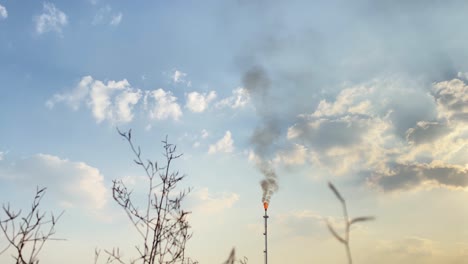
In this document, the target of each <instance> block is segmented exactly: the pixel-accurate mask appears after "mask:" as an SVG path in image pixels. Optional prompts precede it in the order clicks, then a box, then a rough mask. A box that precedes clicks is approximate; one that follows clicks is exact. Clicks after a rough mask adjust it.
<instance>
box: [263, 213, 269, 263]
mask: <svg viewBox="0 0 468 264" xmlns="http://www.w3.org/2000/svg"><path fill="white" fill-rule="evenodd" d="M263 218H265V233H263V235H264V236H265V251H264V252H265V264H268V244H267V235H268V234H267V230H268V229H267V227H268V224H267V223H268V221H267V219H268V215H267V210H266V209H265V215H264V216H263Z"/></svg>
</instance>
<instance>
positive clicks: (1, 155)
mask: <svg viewBox="0 0 468 264" xmlns="http://www.w3.org/2000/svg"><path fill="white" fill-rule="evenodd" d="M4 157H5V152H3V151H0V161H2V160H3V158H4Z"/></svg>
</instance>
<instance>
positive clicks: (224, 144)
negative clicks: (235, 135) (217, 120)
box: [208, 131, 234, 154]
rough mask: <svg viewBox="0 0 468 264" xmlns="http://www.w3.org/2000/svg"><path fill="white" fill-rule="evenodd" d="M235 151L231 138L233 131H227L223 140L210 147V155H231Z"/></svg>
mask: <svg viewBox="0 0 468 264" xmlns="http://www.w3.org/2000/svg"><path fill="white" fill-rule="evenodd" d="M232 151H234V140H233V139H232V137H231V131H226V134H225V135H224V137H223V138H222V139H220V140H219V141H218V142H216V143H215V144H213V145H210V147H209V149H208V153H210V154H214V153H219V152H224V153H230V152H232Z"/></svg>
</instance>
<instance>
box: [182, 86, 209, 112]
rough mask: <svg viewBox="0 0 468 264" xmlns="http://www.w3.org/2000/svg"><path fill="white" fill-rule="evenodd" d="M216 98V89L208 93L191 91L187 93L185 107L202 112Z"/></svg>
mask: <svg viewBox="0 0 468 264" xmlns="http://www.w3.org/2000/svg"><path fill="white" fill-rule="evenodd" d="M214 99H216V92H215V91H211V92H209V93H208V94H206V93H203V94H202V93H198V92H191V93H189V94H187V95H186V104H185V107H187V108H188V109H189V110H190V111H192V112H194V113H202V112H204V111H205V110H206V109H207V108H208V106H209V104H210V103H211V102H212V101H213V100H214Z"/></svg>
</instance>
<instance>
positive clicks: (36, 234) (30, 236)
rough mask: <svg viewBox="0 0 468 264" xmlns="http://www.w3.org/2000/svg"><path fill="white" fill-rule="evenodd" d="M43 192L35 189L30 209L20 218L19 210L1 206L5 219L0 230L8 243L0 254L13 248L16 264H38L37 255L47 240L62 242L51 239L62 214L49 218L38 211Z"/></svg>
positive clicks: (0, 221)
mask: <svg viewBox="0 0 468 264" xmlns="http://www.w3.org/2000/svg"><path fill="white" fill-rule="evenodd" d="M45 191H46V188H39V187H38V188H36V195H35V197H34V200H33V203H32V205H31V209H30V210H29V212H28V214H27V215H25V216H23V217H21V210H20V211H18V212H15V211H13V210H12V209H11V208H10V205H9V204H7V205H3V206H2V208H3V212H4V213H5V215H6V218H5V219H1V220H0V229H1V230H2V232H3V234H4V236H5V238H6V240H7V241H8V245H7V246H6V248H4V249H3V250H1V251H0V254H2V253H4V252H6V251H7V250H8V249H10V248H11V247H13V250H14V252H15V253H14V255H12V257H13V258H14V259H15V261H16V264H36V263H39V259H38V255H39V253H40V252H41V250H42V248H43V247H44V245H45V243H46V242H47V241H48V240H63V239H57V238H54V237H53V235H55V226H56V224H57V221H58V220H59V219H60V217H61V216H62V215H63V212H62V213H60V215H59V216H58V217H55V216H54V215H53V214H52V213H51V214H50V217H47V215H46V213H41V212H40V210H39V205H40V203H41V200H42V198H43V197H44V195H45ZM44 230H46V232H44Z"/></svg>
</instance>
